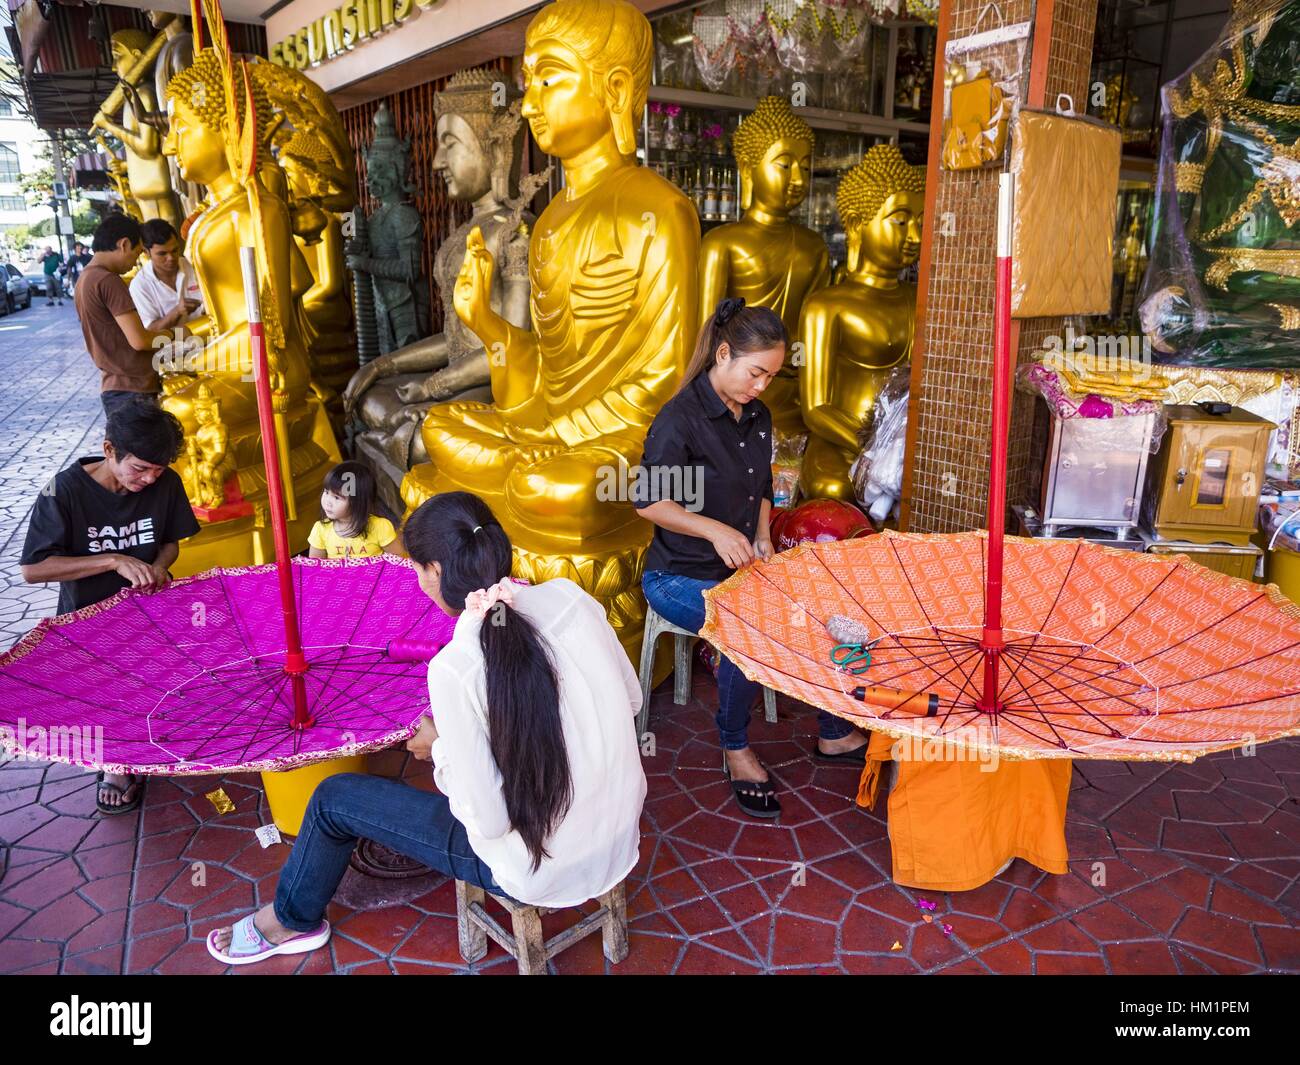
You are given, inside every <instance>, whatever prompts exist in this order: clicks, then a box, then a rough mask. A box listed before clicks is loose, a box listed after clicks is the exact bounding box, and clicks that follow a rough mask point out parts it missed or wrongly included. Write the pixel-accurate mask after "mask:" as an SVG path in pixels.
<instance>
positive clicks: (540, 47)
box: [402, 0, 700, 646]
mask: <svg viewBox="0 0 1300 1065" xmlns="http://www.w3.org/2000/svg"><path fill="white" fill-rule="evenodd" d="M652 55H653V41H652V38H651V33H650V24H649V22H648V21H647V20H646V17H645V16H644V15H643V14H641V12H640V11H638V10H637V9H636V8H635V7H633V6H632V5H631V4H630V3H627V2H626V0H558V2H556V3H552V4H548V5H546V6H545V7H543V8H542V9H541V11H539V12H538V14H537V15H536V16H535V17H534V18H533V20H532V22H531V23H530V24H529V27H528V32H527V36H526V38H525V46H524V57H523V72H524V82H525V92H524V100H523V116H524V118H525V119H526V120H527V121H528V123H529V125H530V126H531V128H532V132H533V136H534V137H535V138H536V140H537V143H538V146H539V147H540V148H541V149H542V151H544V152H546V153H548V154H550V155H554V156H556V157H557V158H558V159H559V160H560V162H561V165H562V166H563V168H564V188H563V189H562V190H561V192H560V193H559V194H558V195H557V196H556V197H555V198H554V199H552V200H551V202H550V203H549V204H547V206H546V210H545V211H543V212H542V215H541V217H540V218H539V219H538V220H537V224H536V226H535V227H534V228H533V233H532V239H531V242H530V244H529V258H528V277H529V282H530V286H531V297H530V298H531V304H532V321H533V329H534V331H533V332H529V331H527V330H525V329H521V328H520V327H519V326H517V325H515V324H513V323H511V322H509V321H508V320H507V319H505V318H504V317H503V316H502V315H501V314H499V313H498V312H497V311H496V310H494V309H493V307H492V287H491V286H492V277H493V271H494V269H495V264H494V262H493V257H492V254H491V253H490V252H489V251H488V250H487V248H486V247H485V245H484V241H483V239H482V236H481V234H479V233H478V232H477V231H475V232H473V233H471V234H470V238H469V241H468V246H467V250H466V255H465V262H464V266H463V267H462V269H461V272H460V277H459V279H458V281H457V283H456V288H455V294H454V299H453V302H454V305H455V310H456V313H457V315H459V316H460V319H461V321H463V322H464V323H465V324H466V325H467V326H469V328H470V329H471V330H472V331H473V332H474V333H475V334H476V335H477V336H478V338H479V339H480V340H481V341H482V342H483V345H484V347H485V349H486V350H487V351H488V352H491V353H496V352H500V355H501V357H500V358H499V359H498V358H490V359H489V366H490V370H491V376H492V394H493V396H494V397H495V399H496V403H495V404H494V405H489V404H485V403H451V404H445V405H438V406H434V407H432V408H431V409H430V411H429V413H428V416H427V417H426V419H425V422H424V428H423V434H424V443H425V447H426V448H427V450H428V453H429V459H430V462H429V463H428V464H427V465H423V466H417V467H415V468H414V469H412V470H411V472H410V473H409V474H407V476H406V480H405V481H404V482H403V485H402V495H403V498H404V499H405V501H406V503H407V505H408V506H416V505H418V504H419V503H421V502H423V501H424V500H425V499H427V498H428V497H429V496H431V495H433V494H434V493H436V492H442V491H448V490H452V489H464V490H467V491H472V492H474V493H476V494H478V495H479V496H481V497H482V498H483V499H484V500H486V501H487V503H488V504H489V505H490V506H491V507H492V510H493V512H494V513H495V514H496V516H497V517H498V518H499V519H500V521H501V524H502V525H503V526H504V527H505V529H506V531H507V532H508V533H509V535H510V539H511V541H512V542H513V543H514V545H515V573H516V574H517V575H519V576H522V577H526V578H528V579H531V580H546V579H549V578H551V577H557V576H565V577H569V578H571V579H572V580H574V581H576V582H577V583H578V584H580V585H581V586H582V587H583V588H585V589H586V590H587V591H588V592H590V593H591V594H592V595H594V596H595V597H596V598H597V599H599V600H601V602H602V603H603V604H604V605H605V606H606V609H607V610H608V611H609V615H610V621H611V624H612V625H613V626H614V628H615V630H616V631H618V632H619V635H620V637H621V638H622V639H623V640H624V646H635V645H637V644H639V641H640V627H641V626H640V623H641V619H642V617H643V616H644V604H643V601H642V600H641V598H640V591H639V587H638V581H639V577H640V568H641V564H642V560H643V555H644V552H645V548H646V546H647V545H648V543H649V526H648V524H647V523H646V522H644V521H642V520H641V519H640V518H638V517H637V516H636V513H635V511H634V510H633V508H632V506H631V503H630V501H628V500H626V499H621V498H619V496H620V493H619V492H618V490H617V483H618V482H619V477H618V474H619V471H620V469H622V468H623V467H624V466H625V465H626V466H631V465H634V464H635V463H636V462H638V461H639V459H640V455H641V450H642V445H643V443H644V440H645V433H646V430H647V428H648V427H649V425H650V422H651V421H652V420H653V419H654V416H655V414H656V413H658V411H659V408H660V407H662V406H663V404H664V403H665V402H666V401H667V400H668V398H669V397H670V396H671V395H672V394H673V391H674V390H675V389H676V387H677V384H678V382H679V380H680V378H681V375H682V372H683V371H684V369H685V367H686V362H687V359H688V357H689V355H690V351H691V348H692V346H693V343H694V339H695V337H694V331H695V323H696V320H697V319H696V300H697V298H698V290H697V287H696V283H695V277H694V271H695V266H696V263H697V260H698V255H699V241H700V230H699V220H698V217H697V215H696V213H695V207H694V205H693V204H692V203H691V201H690V200H689V199H687V198H686V196H685V195H684V194H683V193H682V192H681V191H680V190H679V189H677V188H675V187H674V186H673V185H671V184H670V183H669V182H668V181H667V180H665V179H664V178H662V177H660V176H659V175H658V174H656V173H655V172H654V171H653V170H650V169H648V168H646V167H642V166H639V165H638V164H637V161H636V154H635V153H636V128H637V123H638V122H639V121H640V119H641V115H642V113H643V109H644V107H645V100H646V95H647V93H648V91H649V87H650V66H651V59H652ZM623 494H625V493H623Z"/></svg>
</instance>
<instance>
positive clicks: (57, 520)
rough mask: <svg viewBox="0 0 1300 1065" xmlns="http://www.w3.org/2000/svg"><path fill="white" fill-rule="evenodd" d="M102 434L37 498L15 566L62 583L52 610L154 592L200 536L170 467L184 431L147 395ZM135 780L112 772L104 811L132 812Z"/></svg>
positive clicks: (33, 579) (31, 576)
mask: <svg viewBox="0 0 1300 1065" xmlns="http://www.w3.org/2000/svg"><path fill="white" fill-rule="evenodd" d="M130 399H131V401H130V402H125V403H123V404H121V405H120V406H118V407H117V408H115V409H114V411H113V413H112V415H110V417H109V419H108V424H107V426H106V427H105V430H104V437H105V439H104V455H103V457H102V458H100V457H98V456H91V457H88V458H82V459H78V460H77V461H76V462H74V463H73V464H72V465H71V466H69V467H68V468H67V469H66V470H63V471H62V472H60V473H58V474H56V475H55V476H54V479H53V480H51V481H50V483H49V484H47V485H46V486H45V487H44V488H43V489H42V490H41V493H40V495H39V496H37V498H36V504H35V506H34V507H33V508H32V518H31V523H30V525H29V526H28V528H27V540H26V542H25V543H24V545H23V554H22V558H21V559H20V560H19V561H20V564H21V567H22V573H23V579H24V580H26V581H27V582H28V583H29V584H44V583H48V582H50V581H58V582H59V610H58V612H59V613H60V614H66V613H68V612H69V611H72V610H79V609H80V608H82V607H86V606H90V605H92V604H94V603H99V602H102V601H103V600H105V599H108V598H109V597H110V596H112V595H114V594H116V593H117V592H119V591H121V590H122V589H123V588H137V589H140V590H142V591H150V592H151V591H156V590H157V589H159V588H161V587H163V586H164V585H166V584H167V582H168V581H170V580H171V575H170V574H169V573H168V567H169V566H171V564H172V563H173V562H175V561H176V556H177V555H178V554H179V553H180V544H179V541H181V540H183V539H185V538H186V537H188V536H193V535H194V534H195V533H197V532H198V531H199V523H198V522H197V521H196V520H195V518H194V512H193V511H192V510H191V509H190V504H189V500H188V499H187V498H186V496H185V487H184V485H183V484H182V483H181V479H180V477H179V476H178V475H177V474H176V471H175V470H173V469H171V468H170V464H171V463H172V462H174V461H175V460H176V456H177V455H179V454H180V450H181V444H182V441H183V439H184V433H183V431H182V429H181V424H180V422H178V421H177V420H176V418H175V417H174V416H173V415H171V414H169V413H168V412H167V411H164V410H162V409H160V408H159V407H156V406H154V404H153V403H152V402H150V401H149V398H148V397H145V396H141V397H140V398H138V399H136V398H135V397H130ZM139 784H140V782H139V781H137V780H136V779H135V778H127V777H122V776H116V775H113V774H109V775H106V776H104V777H103V780H102V782H101V784H100V795H99V806H100V809H101V810H103V811H104V812H109V813H118V812H125V811H126V810H128V809H134V808H135V807H136V806H138V805H139V801H140V786H139Z"/></svg>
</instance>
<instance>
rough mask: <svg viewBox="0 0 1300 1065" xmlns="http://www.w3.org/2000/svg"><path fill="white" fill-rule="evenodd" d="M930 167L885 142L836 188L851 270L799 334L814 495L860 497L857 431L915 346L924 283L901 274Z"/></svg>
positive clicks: (816, 303)
mask: <svg viewBox="0 0 1300 1065" xmlns="http://www.w3.org/2000/svg"><path fill="white" fill-rule="evenodd" d="M924 193H925V171H924V170H923V169H922V168H921V167H915V166H911V165H909V164H908V163H907V161H906V160H905V159H904V158H903V156H902V154H901V153H900V152H899V150H898V148H897V147H896V146H894V145H892V144H877V145H876V146H875V147H874V148H871V149H870V150H869V151H868V152H867V154H866V155H865V156H864V157H863V160H862V162H860V163H859V164H858V165H857V166H855V167H854V168H853V169H852V170H850V171H849V172H848V173H847V174H845V175H844V177H843V179H841V181H840V187H839V189H838V191H837V193H836V202H837V205H838V207H839V212H840V220H841V221H842V222H843V224H844V231H845V236H846V240H847V251H848V255H847V258H846V261H845V264H844V267H845V269H844V278H843V280H841V281H840V282H839V283H838V284H835V285H831V286H830V287H829V288H824V289H821V290H820V291H819V292H815V293H813V294H812V295H811V296H810V297H809V298H808V300H807V302H806V303H805V304H804V307H803V315H802V317H801V319H800V322H799V339H800V340H801V341H802V343H803V346H804V365H803V367H802V369H801V371H800V391H801V393H802V396H801V399H802V402H803V420H804V423H805V424H806V425H807V426H808V429H809V433H810V435H809V437H808V449H807V450H806V451H805V452H804V458H803V472H802V474H801V476H800V482H799V484H800V488H801V490H802V491H803V493H804V494H805V495H807V496H811V497H814V498H816V497H827V498H832V499H849V500H851V499H852V498H853V484H852V482H851V481H850V479H849V466H850V465H852V463H853V459H854V457H855V456H856V455H857V453H858V449H859V444H858V431H859V430H860V429H861V428H862V425H863V423H864V422H865V421H866V420H867V418H868V417H869V416H870V414H871V408H872V406H873V404H874V403H875V401H876V396H877V395H878V394H879V392H880V388H881V386H882V385H883V384H884V383H885V379H886V377H888V375H889V371H890V370H891V369H892V368H893V367H895V366H897V365H898V364H899V363H900V362H902V361H903V360H904V359H906V358H908V356H909V355H910V354H911V351H912V332H913V329H914V327H915V324H916V285H914V284H904V283H902V282H900V281H899V279H898V275H899V272H900V271H901V270H902V269H903V268H904V267H905V266H909V265H910V264H912V263H914V262H916V260H917V257H918V256H919V255H920V252H921V214H922V211H923V210H924V208H925V196H924Z"/></svg>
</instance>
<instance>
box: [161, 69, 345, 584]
mask: <svg viewBox="0 0 1300 1065" xmlns="http://www.w3.org/2000/svg"><path fill="white" fill-rule="evenodd" d="M251 91H252V100H253V108H254V110H255V111H256V118H257V123H258V129H259V131H260V132H261V135H262V136H263V137H265V136H267V135H268V134H269V131H270V129H271V128H272V121H271V107H270V104H269V101H268V99H267V96H266V93H265V90H264V89H263V87H262V85H261V83H260V82H259V80H258V79H256V78H253V79H252V81H251ZM167 96H168V107H169V112H170V116H171V123H170V128H169V130H168V134H167V139H166V141H165V143H164V146H163V150H164V152H166V153H167V154H168V155H171V156H174V157H175V159H176V162H177V164H178V166H179V167H180V170H181V173H182V175H183V176H184V177H185V178H186V180H188V181H193V182H197V183H198V184H201V185H205V186H207V188H208V193H209V196H208V203H207V206H206V208H205V210H204V211H203V213H202V214H201V215H200V216H199V217H198V218H197V219H196V220H195V222H194V224H193V226H192V227H191V228H190V232H189V239H188V242H187V245H186V248H187V252H188V256H189V259H190V261H191V262H192V263H193V264H194V269H195V273H196V274H197V275H198V281H199V286H200V288H201V289H202V293H203V303H204V311H205V313H204V315H203V316H201V317H200V318H198V319H195V320H193V321H191V322H190V323H188V324H187V329H188V330H190V331H191V332H192V333H193V337H192V338H190V339H189V340H187V342H186V346H185V353H184V362H183V365H182V366H179V367H177V366H173V367H171V369H172V370H173V371H176V370H180V371H182V372H171V373H168V374H167V375H166V376H165V378H164V392H165V398H164V400H163V405H164V406H165V407H166V408H167V409H168V410H170V411H171V412H172V413H173V414H175V415H176V416H177V417H178V418H179V419H180V420H181V423H182V425H183V426H184V427H185V434H186V437H187V438H190V437H195V438H200V434H201V432H203V430H205V429H206V428H207V426H208V424H209V423H210V422H211V419H210V418H208V417H206V415H205V416H203V417H201V416H200V409H201V408H202V409H203V410H204V411H206V410H210V409H214V407H215V409H219V411H220V419H219V420H220V422H221V424H222V426H223V427H224V429H225V431H226V434H227V437H226V440H227V442H226V451H227V454H228V455H233V457H234V461H233V466H234V470H235V476H234V477H232V478H230V479H229V480H228V481H227V484H226V486H225V491H224V492H223V495H224V499H223V501H222V503H221V504H219V505H218V506H216V507H212V508H206V507H205V508H204V510H205V512H207V511H209V509H210V513H209V514H208V518H207V519H206V520H204V524H203V528H202V530H201V531H200V532H199V533H198V535H197V536H195V537H194V538H193V540H191V541H189V542H187V543H186V544H185V546H184V547H183V548H182V551H181V556H180V559H179V561H178V563H177V565H176V566H175V567H174V570H175V572H176V573H177V574H178V575H180V574H185V573H193V572H196V571H198V570H202V569H206V568H208V567H211V566H213V565H246V564H249V563H253V562H261V561H265V560H266V559H267V558H269V557H271V555H272V551H271V545H270V529H269V528H265V527H264V522H265V514H264V507H263V506H262V504H264V502H265V499H266V474H265V471H264V467H263V462H262V446H263V441H262V439H261V433H260V427H259V424H258V418H257V403H256V398H255V394H254V389H253V378H252V361H251V347H250V344H249V329H248V308H247V304H246V302H245V296H244V281H243V276H242V274H241V271H240V257H239V249H240V248H241V247H250V246H256V247H258V250H259V256H258V258H259V263H260V264H262V265H261V269H262V271H263V274H262V276H261V277H260V279H259V280H260V281H261V289H262V301H263V306H262V316H263V320H264V323H265V329H266V346H267V360H268V364H269V366H270V371H271V383H272V390H273V392H272V402H273V406H274V408H275V420H276V439H275V440H274V441H267V444H268V446H276V447H277V448H278V449H279V450H280V453H281V465H282V466H283V467H284V469H285V471H286V473H285V476H286V479H287V480H288V481H289V482H291V483H290V485H289V487H290V489H291V490H290V491H288V492H287V493H286V509H288V511H289V531H290V541H291V543H292V544H293V545H294V546H295V547H300V546H302V545H304V544H305V543H306V539H307V533H308V532H309V530H310V528H311V525H312V523H313V521H314V519H315V517H316V515H317V506H316V500H317V499H318V497H319V495H320V485H321V482H322V480H323V478H324V476H325V472H326V471H327V470H328V468H329V467H330V466H331V465H332V464H333V463H335V462H337V461H338V459H339V451H338V445H337V443H336V442H335V440H334V434H333V432H332V431H331V429H330V425H329V419H328V418H327V416H326V413H325V410H324V408H323V407H322V405H321V403H320V400H319V399H317V398H316V396H315V394H314V393H313V392H312V389H311V375H310V368H309V366H308V361H307V352H306V349H305V348H304V345H303V338H302V334H301V326H300V320H299V317H298V314H297V308H296V306H295V303H294V297H293V286H292V256H293V255H294V254H296V246H295V244H294V242H293V225H292V221H291V217H290V212H289V208H288V205H287V204H286V203H285V202H284V200H283V199H282V198H281V197H280V196H279V195H277V193H276V190H275V189H274V188H271V187H262V186H259V188H260V192H259V194H258V196H257V204H256V208H257V209H256V212H255V211H254V203H253V200H252V197H251V195H250V190H249V188H248V187H246V186H245V185H244V184H243V183H241V181H240V179H239V177H238V176H237V175H236V173H235V172H234V170H233V166H234V162H233V159H234V158H235V156H236V153H234V152H232V151H229V150H228V145H227V143H226V138H227V136H237V130H238V128H239V127H240V126H241V125H242V124H243V121H244V102H243V98H242V97H238V96H237V98H236V101H235V103H236V105H237V107H236V110H237V112H238V114H237V116H236V117H237V121H231V120H229V119H228V116H227V115H226V109H227V103H226V100H225V89H224V86H223V82H222V67H221V60H220V59H219V58H218V56H217V54H216V52H214V51H213V50H212V49H204V50H203V51H202V52H200V53H199V54H198V55H197V56H196V57H195V60H194V63H193V64H192V65H191V66H190V67H187V68H186V69H185V70H183V71H181V72H180V73H179V74H177V75H176V76H175V77H174V78H172V80H171V82H170V84H169V85H168V90H167ZM266 147H267V145H266V143H265V142H263V144H262V148H263V150H265V148H266ZM263 158H264V160H266V161H265V162H264V163H263V167H262V169H263V171H266V170H270V169H273V168H274V164H273V163H271V162H269V157H266V156H265V155H264V156H263ZM248 180H249V181H250V182H254V181H255V182H261V181H262V180H263V179H262V172H261V171H259V174H258V175H257V176H256V177H253V178H249V179H248ZM272 184H274V183H272ZM279 184H280V185H283V182H282V181H281V182H279ZM164 369H167V367H164ZM216 405H219V406H216ZM209 435H210V434H209ZM200 444H202V439H200ZM200 450H202V448H200ZM187 461H188V460H187V459H182V460H181V463H180V465H181V467H182V468H181V474H182V477H184V478H186V480H187V481H188V482H190V483H195V484H197V483H199V482H201V480H202V478H197V477H195V476H193V475H192V474H191V471H189V470H188V468H187V466H186V465H185V464H186V463H187ZM194 502H196V503H197V502H198V501H194ZM250 511H251V513H250ZM200 518H201V520H202V519H203V515H202V514H201V515H200Z"/></svg>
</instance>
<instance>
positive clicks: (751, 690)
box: [641, 570, 853, 751]
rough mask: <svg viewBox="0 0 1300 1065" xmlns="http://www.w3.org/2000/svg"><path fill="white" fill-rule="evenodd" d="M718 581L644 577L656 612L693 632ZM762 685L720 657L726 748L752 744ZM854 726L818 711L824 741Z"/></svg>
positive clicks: (721, 730) (721, 732) (721, 734)
mask: <svg viewBox="0 0 1300 1065" xmlns="http://www.w3.org/2000/svg"><path fill="white" fill-rule="evenodd" d="M718 583H719V582H718V581H706V580H700V579H699V578H698V577H681V576H678V575H677V574H675V573H665V572H664V571H662V570H650V571H649V572H647V573H646V574H645V575H644V576H642V578H641V590H642V591H644V592H645V598H646V602H647V603H649V604H650V605H651V606H652V607H653V608H654V611H655V613H656V614H658V615H659V616H660V617H662V618H665V619H666V620H668V621H671V622H672V623H673V624H674V625H677V626H679V627H680V628H683V629H688V630H690V631H691V632H699V631H700V629H702V628H703V627H704V589H706V588H712V587H713V586H714V585H715V584H718ZM760 691H762V685H760V684H757V683H756V682H754V681H752V680H750V679H749V678H748V677H746V676H745V674H743V673H742V672H741V671H740V670H739V669H737V668H736V667H735V666H734V665H732V663H731V661H730V660H729V659H727V658H726V657H725V656H722V657H720V658H719V660H718V716H717V719H716V720H717V723H718V738H719V739H720V740H721V741H722V749H723V750H724V751H742V750H744V749H745V748H746V747H748V746H749V714H750V711H751V710H752V709H753V707H754V701H755V700H756V699H757V698H758V693H759V692H760ZM852 731H853V726H852V725H850V724H849V723H848V722H847V721H845V720H843V719H842V718H838V717H836V716H835V715H834V714H828V713H827V712H826V711H825V710H819V711H818V712H817V733H818V735H819V736H821V738H822V739H824V740H838V739H841V738H842V737H844V736H847V735H848V734H849V733H850V732H852Z"/></svg>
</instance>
